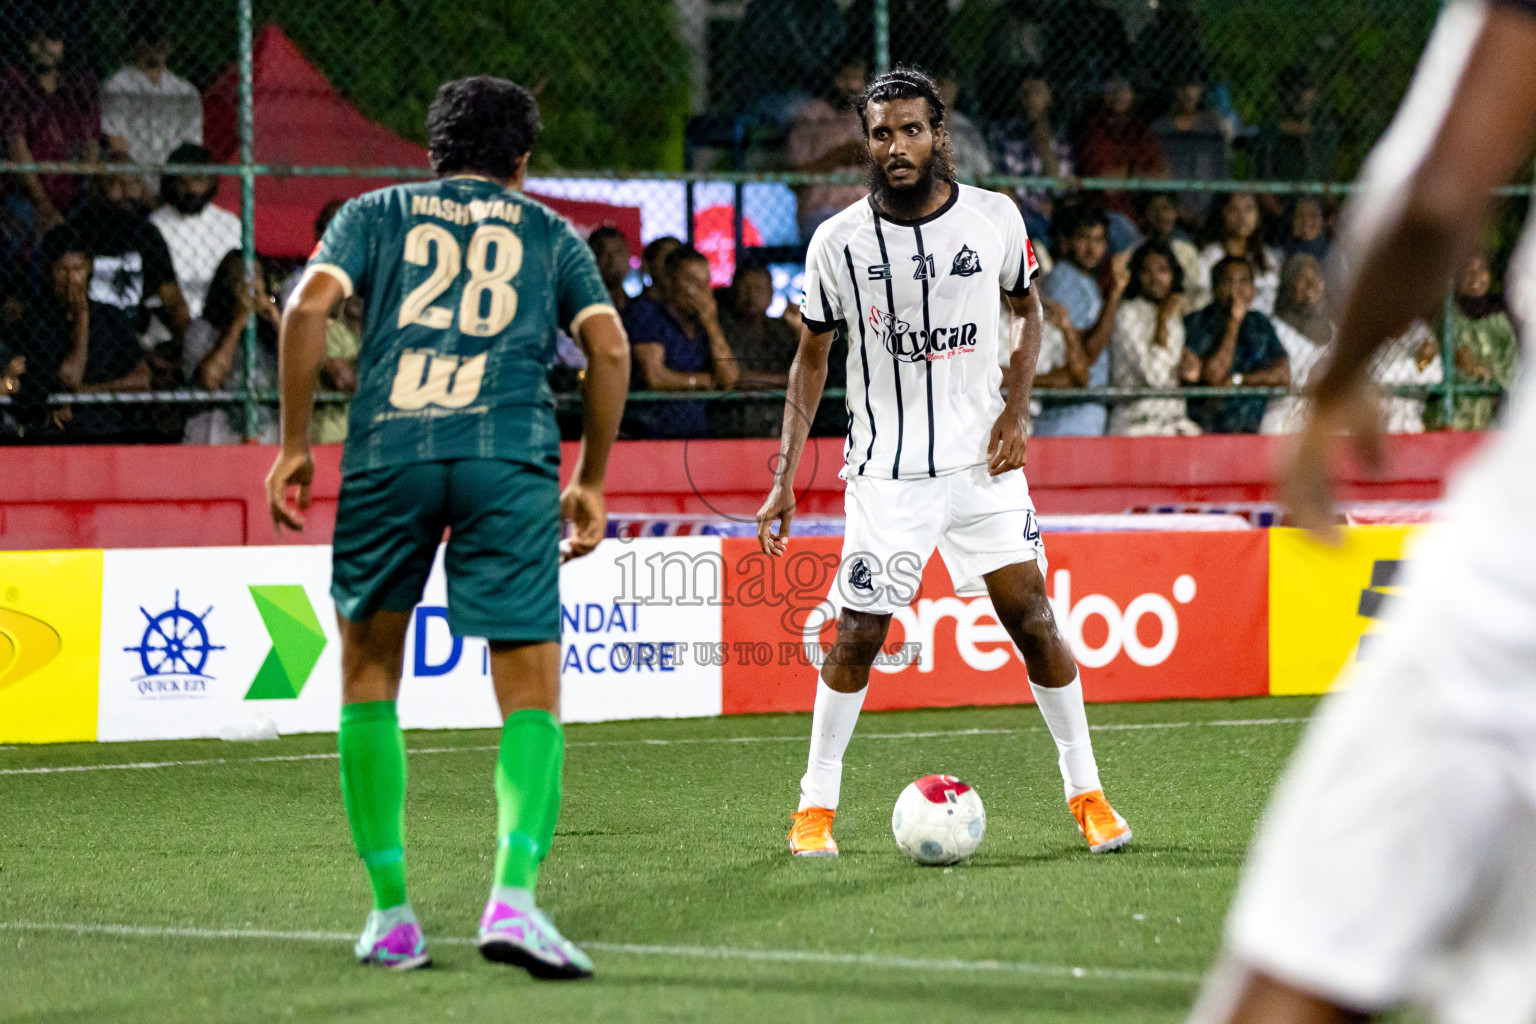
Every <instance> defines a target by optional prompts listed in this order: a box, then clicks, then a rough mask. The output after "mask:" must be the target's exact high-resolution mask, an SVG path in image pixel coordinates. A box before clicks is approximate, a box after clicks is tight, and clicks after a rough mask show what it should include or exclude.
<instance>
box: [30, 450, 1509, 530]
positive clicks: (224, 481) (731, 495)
mask: <svg viewBox="0 0 1536 1024" xmlns="http://www.w3.org/2000/svg"><path fill="white" fill-rule="evenodd" d="M1481 438H1482V435H1481V434H1464V433H1455V432H1444V433H1438V434H1399V435H1395V436H1391V437H1388V438H1385V439H1384V440H1385V442H1386V449H1387V472H1386V473H1385V474H1384V475H1382V476H1369V475H1367V474H1365V473H1363V472H1361V471H1358V470H1353V469H1349V468H1348V467H1347V466H1346V469H1345V475H1344V477H1343V479H1342V480H1341V481H1340V486H1339V492H1340V497H1341V498H1344V499H1346V500H1363V499H1375V500H1389V501H1403V500H1415V499H1425V498H1436V497H1439V496H1440V494H1441V492H1442V490H1443V485H1444V479H1445V477H1446V474H1448V473H1449V472H1450V470H1451V467H1452V466H1454V465H1455V463H1456V462H1458V461H1459V460H1460V459H1461V458H1462V457H1464V456H1465V455H1466V454H1467V453H1468V452H1470V451H1471V450H1472V449H1473V448H1474V447H1475V446H1476V445H1477V444H1478V442H1479V441H1480V440H1481ZM1287 443H1289V442H1288V441H1287V439H1286V438H1283V437H1268V436H1256V435H1218V436H1212V437H1043V438H1036V439H1033V440H1031V441H1030V443H1029V468H1028V471H1027V472H1028V475H1029V491H1030V494H1031V496H1032V497H1033V498H1034V501H1035V507H1036V508H1038V509H1039V510H1040V511H1041V512H1044V513H1066V512H1074V513H1082V512H1124V511H1126V510H1127V509H1128V508H1130V507H1131V506H1133V505H1137V504H1160V503H1173V504H1177V503H1184V502H1220V501H1259V500H1270V499H1273V498H1274V488H1273V486H1272V484H1271V481H1272V480H1273V473H1274V464H1275V461H1276V459H1277V458H1278V457H1279V453H1280V451H1281V449H1282V447H1283V446H1284V445H1285V444H1287ZM778 448H779V442H777V441H774V440H741V441H726V440H718V441H620V442H619V443H618V444H617V445H616V446H615V447H614V451H613V456H612V458H611V459H610V461H609V464H608V511H609V512H610V513H611V514H614V515H623V514H625V513H660V514H666V513H687V514H704V515H722V514H726V515H733V516H751V515H752V514H753V513H754V512H756V511H757V508H758V506H760V505H761V504H762V503H763V496H764V495H766V494H767V493H768V489H769V487H771V486H772V484H773V467H774V466H775V464H776V459H777V452H778ZM276 454H277V452H276V449H274V448H269V447H265V446H260V445H230V446H225V447H205V446H201V445H171V446H155V445H135V446H122V447H118V446H107V445H103V446H100V447H79V448H65V447H53V446H45V447H31V448H29V447H24V446H23V447H14V448H6V449H5V451H4V454H3V455H0V459H3V466H4V472H0V550H11V551H40V550H46V549H56V548H114V547H214V546H234V545H242V544H279V543H284V544H328V543H330V540H331V528H332V524H333V522H334V520H335V513H336V493H337V489H338V488H339V487H340V485H341V475H340V472H339V471H338V465H339V462H340V459H341V447H340V446H339V445H319V446H317V447H316V448H315V464H316V473H315V485H314V490H313V496H314V502H315V504H314V507H313V508H312V509H311V510H310V515H309V526H308V528H307V529H306V530H305V531H304V533H302V534H293V533H288V534H284V535H283V536H281V537H279V536H278V535H277V534H276V533H275V532H274V531H273V529H272V522H271V517H270V516H269V515H268V513H267V506H266V495H265V492H264V490H263V487H262V480H263V478H265V477H266V475H267V470H268V469H269V468H270V467H271V465H272V460H273V458H274V456H275V455H276ZM562 455H563V463H564V466H563V468H564V472H566V473H567V474H568V473H569V472H570V471H571V466H572V465H573V464H574V463H575V460H576V445H575V444H574V443H567V444H566V445H565V446H564V449H563V451H562ZM841 465H842V440H841V439H840V438H831V437H825V438H812V439H811V441H810V443H809V444H807V445H806V454H805V457H804V459H802V461H801V464H800V473H799V475H798V476H797V477H796V480H795V493H796V494H797V495H798V496H799V509H800V512H801V513H802V514H806V515H810V514H831V515H841V514H842V511H843V482H842V480H840V479H838V476H837V471H838V468H839V467H840V466H841Z"/></svg>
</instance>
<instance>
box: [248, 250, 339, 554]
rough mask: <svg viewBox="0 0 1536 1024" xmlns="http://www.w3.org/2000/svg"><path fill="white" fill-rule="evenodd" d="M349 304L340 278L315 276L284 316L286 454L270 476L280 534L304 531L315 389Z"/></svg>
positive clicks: (281, 356)
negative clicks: (337, 313) (334, 319)
mask: <svg viewBox="0 0 1536 1024" xmlns="http://www.w3.org/2000/svg"><path fill="white" fill-rule="evenodd" d="M343 298H344V294H343V289H342V286H341V282H340V281H338V280H337V279H336V278H335V277H333V276H332V275H330V274H327V273H323V272H310V273H308V274H305V275H304V278H303V280H301V281H300V282H299V286H298V288H297V289H295V291H294V294H293V297H292V298H291V299H289V300H288V308H287V310H286V311H284V313H283V326H282V330H281V331H280V332H279V337H278V345H277V351H278V357H277V362H278V381H279V396H280V399H281V405H280V410H279V416H280V419H281V422H282V450H281V451H280V452H279V453H278V456H277V461H276V462H274V463H273V464H272V469H271V471H269V472H268V473H267V508H268V509H269V510H270V511H271V513H272V527H273V529H275V530H277V531H278V532H279V533H281V532H282V530H283V528H284V527H287V528H288V529H290V530H302V529H304V510H305V509H307V508H309V485H310V484H311V483H313V482H314V479H315V463H314V461H313V460H312V459H311V458H310V455H309V421H310V417H311V415H312V414H313V411H314V401H315V384H316V382H317V381H318V380H319V378H320V364H321V363H323V362H324V361H325V325H326V323H327V322H328V321H329V320H330V316H331V310H333V309H335V308H336V304H337V303H339V302H340V301H341V300H342V299H343ZM292 487H297V488H298V495H297V503H296V505H294V504H290V503H289V501H288V490H289V488H292Z"/></svg>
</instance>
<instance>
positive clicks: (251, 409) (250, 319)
mask: <svg viewBox="0 0 1536 1024" xmlns="http://www.w3.org/2000/svg"><path fill="white" fill-rule="evenodd" d="M238 3H239V8H240V14H239V17H240V249H241V254H242V256H243V257H244V262H245V280H246V282H247V283H249V282H250V280H251V279H252V278H253V277H254V276H255V274H256V142H255V130H256V128H255V117H254V113H253V110H252V104H253V103H254V95H253V86H252V81H251V80H252V76H253V75H254V73H255V72H254V69H253V64H252V56H251V49H252V47H253V46H254V42H253V35H254V34H253V32H252V25H251V21H252V18H253V12H252V10H251V0H238ZM241 348H242V349H243V351H242V353H241V355H242V357H243V362H244V365H245V387H244V389H243V391H244V395H243V398H244V405H245V431H244V433H245V437H246V440H250V439H251V438H253V437H255V436H256V434H257V431H258V416H257V409H258V406H257V401H256V391H255V376H256V310H255V309H254V308H253V309H251V310H250V311H249V312H247V313H246V315H245V338H244V342H243V344H242V346H241Z"/></svg>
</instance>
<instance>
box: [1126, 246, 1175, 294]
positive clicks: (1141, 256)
mask: <svg viewBox="0 0 1536 1024" xmlns="http://www.w3.org/2000/svg"><path fill="white" fill-rule="evenodd" d="M1148 256H1161V257H1162V258H1163V259H1165V260H1167V261H1168V269H1169V271H1170V272H1171V273H1172V276H1173V281H1172V283H1171V284H1170V285H1169V286H1168V294H1170V295H1178V294H1180V293H1182V292H1183V291H1184V268H1183V267H1181V266H1179V260H1178V257H1177V256H1175V255H1174V254H1173V247H1172V246H1170V245H1168V244H1167V243H1166V242H1143V243H1142V244H1141V245H1139V246H1137V247H1136V251H1135V252H1133V253H1131V266H1130V271H1131V280H1130V283H1128V284H1127V285H1126V286H1125V297H1126V298H1127V299H1140V298H1144V297H1145V296H1144V295H1143V294H1142V291H1141V269H1142V268H1143V267H1145V266H1146V265H1147V257H1148Z"/></svg>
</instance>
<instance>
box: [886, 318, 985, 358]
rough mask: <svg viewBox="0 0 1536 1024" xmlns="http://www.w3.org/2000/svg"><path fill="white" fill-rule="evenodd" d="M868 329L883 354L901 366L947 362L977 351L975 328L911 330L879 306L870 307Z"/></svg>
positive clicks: (907, 324)
mask: <svg viewBox="0 0 1536 1024" xmlns="http://www.w3.org/2000/svg"><path fill="white" fill-rule="evenodd" d="M869 327H870V330H871V331H873V332H874V335H875V337H876V338H877V339H879V341H880V343H881V344H882V345H884V346H885V350H886V351H887V352H889V353H890V354H891V355H893V356H895V357H896V358H897V359H899V360H901V361H902V362H904V363H920V362H923V361H924V360H936V359H948V358H950V357H951V356H954V355H957V354H961V353H965V352H970V351H973V350H974V349H975V348H976V338H977V332H976V325H975V324H974V323H968V324H960V325H959V326H957V327H931V328H929V329H928V330H926V331H924V330H914V329H913V327H912V325H911V324H909V323H907V321H905V320H903V319H901V318H900V317H898V316H895V315H894V314H891V313H887V312H885V311H884V310H882V309H881V308H880V307H879V306H870V307H869Z"/></svg>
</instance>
